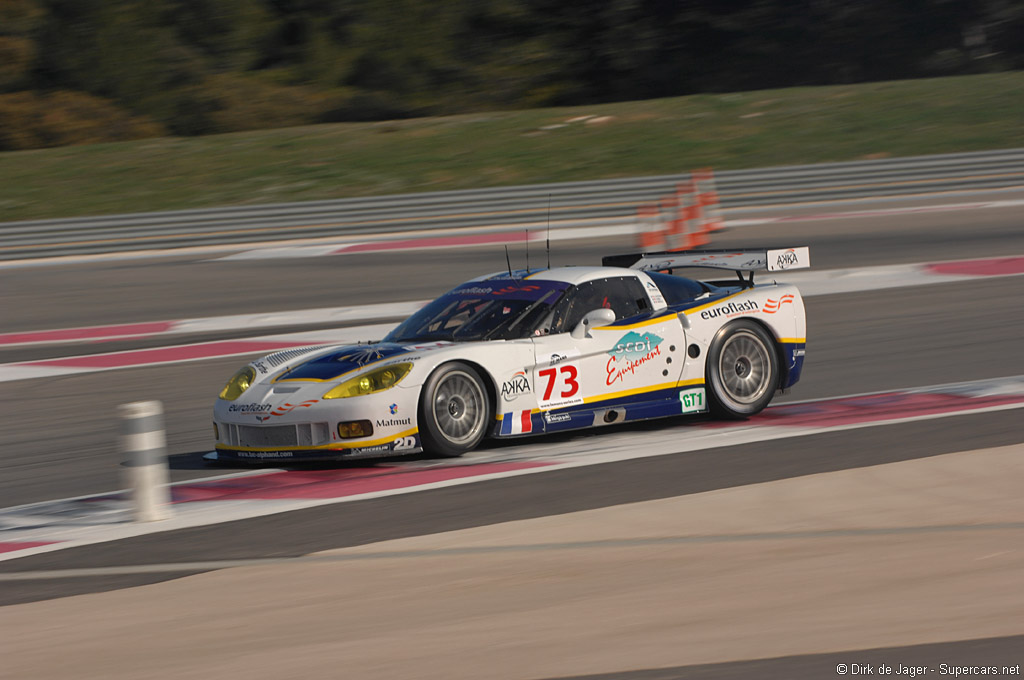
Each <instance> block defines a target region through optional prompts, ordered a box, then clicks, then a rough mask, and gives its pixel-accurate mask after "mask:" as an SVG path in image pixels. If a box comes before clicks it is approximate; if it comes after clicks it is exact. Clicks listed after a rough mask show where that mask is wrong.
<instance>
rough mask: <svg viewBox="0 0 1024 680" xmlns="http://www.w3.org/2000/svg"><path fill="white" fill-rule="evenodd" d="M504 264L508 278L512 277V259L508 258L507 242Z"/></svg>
mask: <svg viewBox="0 0 1024 680" xmlns="http://www.w3.org/2000/svg"><path fill="white" fill-rule="evenodd" d="M505 264H507V265H508V278H510V279H511V278H513V277H512V260H510V259H508V244H507V243H506V244H505Z"/></svg>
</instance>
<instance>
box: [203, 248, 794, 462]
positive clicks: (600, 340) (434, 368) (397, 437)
mask: <svg viewBox="0 0 1024 680" xmlns="http://www.w3.org/2000/svg"><path fill="white" fill-rule="evenodd" d="M604 264H605V265H606V266H602V267H562V268H555V269H543V270H539V271H522V270H520V271H506V272H501V273H498V274H491V275H489V276H483V277H480V278H477V279H473V280H472V281H469V282H467V283H464V284H462V285H461V286H458V287H456V288H454V289H452V290H450V291H448V292H447V293H445V294H444V295H442V296H441V297H439V298H437V299H436V300H434V301H433V302H431V303H430V304H428V305H426V306H425V307H423V308H422V309H421V310H420V311H418V312H416V313H415V314H413V315H412V316H411V317H409V318H408V319H406V320H405V321H404V322H402V323H401V324H400V325H399V326H398V327H397V328H395V329H394V330H393V331H391V333H390V334H388V336H387V337H385V338H384V339H383V340H381V341H380V342H373V343H368V344H359V345H349V346H327V347H324V346H320V347H309V348H304V349H295V350H288V351H283V352H277V353H275V354H271V355H269V356H267V357H264V358H262V359H259V360H257V361H253V362H251V363H249V364H248V365H246V366H245V367H244V368H242V369H241V370H240V371H238V373H236V374H235V375H234V376H233V377H232V378H231V379H230V380H229V381H228V383H227V385H226V386H225V387H224V390H223V391H222V392H221V393H220V398H219V399H218V400H217V402H216V404H215V406H214V410H213V419H214V432H215V436H216V440H217V442H216V452H215V453H214V454H211V456H210V457H211V458H213V459H234V460H239V459H241V460H250V461H252V460H322V459H340V458H349V457H372V456H390V455H395V454H402V453H415V452H419V451H426V452H428V453H429V454H431V455H437V456H460V455H462V454H464V453H466V452H468V451H471V450H473V448H474V447H476V446H477V445H478V444H479V443H480V442H481V441H482V440H483V439H484V438H485V437H518V436H522V435H531V434H542V433H546V432H562V431H565V430H573V429H578V428H587V427H600V426H604V425H608V424H611V423H621V422H627V421H634V420H644V419H648V418H660V417H665V416H673V415H680V414H684V413H701V412H705V411H709V410H710V411H711V413H712V414H714V415H717V416H721V417H726V418H744V417H747V416H750V415H753V414H756V413H758V412H760V411H761V410H762V409H763V408H765V406H767V405H768V402H769V401H771V399H772V397H773V396H774V394H775V393H776V391H777V390H780V389H784V388H787V387H790V386H791V385H793V384H794V383H795V382H797V380H799V378H800V371H801V368H802V367H803V360H804V347H805V342H806V337H805V336H806V318H805V314H804V305H803V300H802V298H801V296H800V292H799V291H798V290H797V289H796V287H794V286H792V285H788V284H783V283H758V284H756V285H755V284H754V281H753V278H754V272H755V271H779V270H785V269H795V268H801V267H807V266H808V265H809V253H808V249H807V248H806V247H802V248H788V249H781V250H768V249H759V250H741V251H688V252H667V253H652V254H643V255H623V256H613V257H607V258H605V259H604ZM683 267H716V268H722V269H731V270H733V271H735V272H736V274H737V278H736V279H734V280H730V281H724V282H723V281H714V282H705V281H698V280H695V279H690V278H683V277H680V276H674V275H672V274H671V271H672V270H673V269H677V268H683ZM666 271H668V272H669V273H664V272H666ZM745 273H746V274H748V276H747V277H746V278H745V277H744V274H745Z"/></svg>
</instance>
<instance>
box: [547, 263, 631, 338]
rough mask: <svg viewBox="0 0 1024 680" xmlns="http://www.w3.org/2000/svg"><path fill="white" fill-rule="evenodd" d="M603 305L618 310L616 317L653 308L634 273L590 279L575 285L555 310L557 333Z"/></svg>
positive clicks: (569, 328) (571, 326) (571, 327)
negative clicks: (631, 274) (632, 274)
mask: <svg viewBox="0 0 1024 680" xmlns="http://www.w3.org/2000/svg"><path fill="white" fill-rule="evenodd" d="M601 307H604V308H607V309H610V310H612V311H613V312H615V318H616V320H618V319H628V318H630V317H633V316H637V315H638V314H641V313H642V312H645V311H648V310H649V309H650V302H649V301H648V299H647V293H645V292H644V287H643V284H641V283H640V281H638V280H637V279H636V278H635V277H632V276H616V277H612V278H607V279H597V280H595V281H587V282H586V283H581V284H580V285H578V286H576V288H575V289H574V290H573V291H572V294H571V295H567V296H566V297H565V298H563V299H562V300H561V302H560V303H559V305H558V309H556V312H555V315H556V319H557V321H556V324H555V327H554V329H553V332H555V333H563V332H566V331H570V330H572V329H573V328H574V327H575V326H576V324H578V323H579V322H580V321H581V320H582V319H583V317H584V316H585V315H586V314H587V312H590V311H593V310H595V309H600V308H601Z"/></svg>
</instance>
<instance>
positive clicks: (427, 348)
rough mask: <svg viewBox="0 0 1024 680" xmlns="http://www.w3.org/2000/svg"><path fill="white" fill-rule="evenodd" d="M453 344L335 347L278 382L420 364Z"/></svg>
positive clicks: (294, 368) (298, 364) (299, 365)
mask: <svg viewBox="0 0 1024 680" xmlns="http://www.w3.org/2000/svg"><path fill="white" fill-rule="evenodd" d="M452 344H453V343H450V342H430V343H423V344H412V345H402V344H397V343H391V342H380V343H376V344H370V345H347V346H344V347H332V348H330V349H328V350H326V351H321V352H318V353H317V354H315V355H314V356H312V357H308V358H304V359H300V360H298V361H296V362H295V363H294V364H293V365H291V366H289V367H288V368H286V369H285V371H284V372H283V373H279V374H278V375H277V376H276V378H275V380H314V381H318V382H324V381H330V380H333V379H335V378H338V377H340V376H342V375H345V374H347V373H351V372H352V371H356V370H359V369H362V368H369V367H371V366H373V365H376V364H379V363H381V362H385V361H388V360H389V359H396V360H397V359H401V358H403V357H408V359H409V361H416V360H417V359H419V358H420V357H421V356H422V355H423V353H424V352H436V351H439V350H442V349H444V348H446V347H451V346H452Z"/></svg>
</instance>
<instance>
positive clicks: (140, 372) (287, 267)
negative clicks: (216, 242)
mask: <svg viewBox="0 0 1024 680" xmlns="http://www.w3.org/2000/svg"><path fill="white" fill-rule="evenodd" d="M1018 215H1019V209H1015V210H1006V211H999V210H992V211H986V212H984V213H969V212H952V213H928V214H924V215H904V216H900V217H898V218H897V217H872V218H866V217H865V218H858V219H854V220H842V221H835V220H824V221H807V222H794V223H785V224H781V225H780V224H775V225H771V226H770V227H768V228H763V227H756V226H755V227H744V228H735V229H730V230H727V231H725V232H722V233H720V234H719V235H717V236H716V239H715V243H714V245H715V246H716V247H730V246H736V245H750V244H764V245H776V244H778V245H803V244H806V245H810V246H811V249H812V258H813V262H814V266H815V267H822V268H833V267H854V266H870V265H878V264H888V263H898V262H918V261H927V260H941V259H961V258H967V257H994V256H1001V255H1009V254H1020V253H1024V229H1022V228H1021V219H1020V218H1019V216H1018ZM769 233H770V234H771V236H770V237H768V236H767V235H768V234H769ZM610 248H611V249H614V250H623V249H625V250H629V248H628V246H627V245H625V244H623V243H621V242H620V243H618V244H616V243H615V242H610V241H606V242H603V243H600V244H592V245H588V246H584V247H578V246H576V245H575V244H573V245H572V246H571V247H570V245H569V244H563V245H562V246H561V248H560V249H559V251H558V252H556V254H555V256H554V257H553V263H554V264H556V265H557V264H559V263H562V262H569V261H576V262H596V261H597V260H598V258H599V256H600V255H602V254H606V253H608V252H610V250H609V249H610ZM614 250H612V252H614ZM534 257H536V259H533V258H534ZM483 259H484V258H483V257H482V256H481V254H480V252H479V251H478V250H474V249H470V250H463V251H454V252H450V253H445V252H439V251H430V252H426V253H402V254H394V255H390V256H384V255H374V256H361V257H359V258H358V259H353V258H316V259H313V260H287V261H286V260H282V261H280V262H260V263H259V267H260V268H262V267H268V266H270V267H275V273H274V275H273V276H272V277H270V276H263V275H261V274H260V273H259V270H258V269H257V267H256V265H254V264H253V263H218V262H209V261H203V262H195V261H191V260H181V259H171V260H150V261H145V262H141V261H128V262H111V263H105V264H99V263H93V264H90V265H74V266H61V267H46V268H26V269H11V270H4V271H0V290H3V291H6V292H5V293H4V294H5V295H8V296H11V295H12V291H13V295H15V296H17V298H16V300H17V303H16V304H14V303H13V301H12V300H11V299H10V297H8V299H7V301H5V303H4V306H5V312H6V308H10V309H11V310H12V312H13V314H12V315H11V317H10V319H11V320H10V322H9V323H10V325H9V327H7V328H5V330H31V329H39V328H45V327H68V326H75V325H91V324H98V323H115V322H127V321H149V320H157V319H165V318H183V317H198V316H206V315H213V314H221V313H241V312H248V311H259V310H268V309H269V310H276V309H284V308H288V307H295V306H301V307H317V306H327V305H332V304H360V303H368V302H373V301H390V300H405V299H416V298H423V297H429V296H430V295H431V294H434V293H436V292H440V290H442V289H444V288H445V287H446V286H447V285H450V284H453V283H455V282H457V281H459V280H461V279H464V278H466V276H467V275H469V274H473V273H477V272H478V270H479V269H480V268H481V267H482V268H483V269H499V268H501V264H503V262H502V263H501V264H496V263H491V264H487V263H486V262H482V260H483ZM503 259H504V258H503V257H502V258H501V260H502V261H503ZM467 261H473V262H474V265H473V266H472V267H470V268H469V269H470V270H471V271H467V268H466V264H465V263H466V262H467ZM531 261H533V262H539V261H540V255H539V254H537V255H531ZM389 270H394V271H395V272H400V275H395V276H387V275H381V274H380V272H387V271H389ZM413 279H420V280H422V281H423V284H422V286H420V287H417V288H416V289H415V290H412V291H410V290H409V288H408V286H407V284H406V283H405V282H407V281H409V280H413ZM371 289H373V290H378V291H379V292H378V293H376V294H374V293H371ZM221 291H223V294H221ZM1022 295H1024V279H1022V278H1021V277H1017V278H1011V279H996V280H992V281H968V282H964V283H962V284H961V283H958V284H937V285H932V286H922V287H915V288H905V289H894V290H889V291H882V292H879V293H855V294H845V295H835V296H826V297H818V298H812V299H810V300H808V301H807V304H808V313H809V320H810V330H809V338H810V342H809V347H808V360H807V366H806V372H805V379H804V382H802V383H801V384H800V385H798V386H797V388H796V389H795V390H794V391H793V392H792V394H790V395H788V396H787V397H786V399H789V400H793V399H811V398H817V397H825V396H838V395H844V394H851V393H859V392H868V391H877V390H884V389H889V388H904V387H915V386H921V385H929V384H935V383H944V382H953V381H958V380H972V379H978V378H986V377H1001V376H1006V375H1015V374H1021V373H1024V363H1022V360H1021V358H1020V357H1021V354H1020V352H1019V346H1020V338H1021V337H1022V336H1024V318H1022V317H1021V315H1020V313H1019V308H1020V307H1019V301H1020V299H1022ZM297 301H301V302H297ZM33 307H35V308H36V309H35V310H33ZM1014 310H1017V311H1014ZM204 339H205V338H204ZM185 341H187V339H182V342H185ZM86 347H89V349H88V350H83V351H97V349H96V347H97V346H96V345H90V346H86ZM100 347H101V348H102V349H103V350H113V349H119V348H120V347H117V346H113V345H111V344H104V345H102V346H100ZM11 352H12V350H8V351H6V352H4V353H2V354H0V360H2V361H5V362H6V361H15V360H17V358H16V357H15V356H14V355H12V354H11ZM238 363H239V360H238V359H226V360H216V361H205V362H197V363H185V364H179V365H174V366H166V367H160V368H138V369H126V370H120V371H111V372H106V373H99V374H91V375H84V376H67V377H62V378H56V379H46V380H34V381H20V382H12V383H5V384H3V385H2V386H0V390H2V396H0V408H2V410H3V413H4V420H5V427H4V433H3V444H2V450H0V499H2V502H0V505H3V506H9V505H15V504H20V503H25V502H31V501H36V500H45V499H50V498H56V497H62V496H69V495H76V494H84V493H91V492H100V491H107V490H110V489H112V488H116V487H117V486H118V485H119V484H118V470H117V462H118V461H117V453H116V449H115V446H114V431H115V429H114V428H115V426H116V424H115V422H114V420H113V416H112V413H113V407H114V406H116V405H117V404H119V403H124V402H127V401H134V400H138V399H152V398H158V399H162V400H163V401H164V403H165V408H166V410H167V427H168V437H169V452H170V453H171V454H172V461H173V466H174V470H173V476H174V478H175V479H187V478H193V477H199V476H207V475H211V474H220V473H222V472H223V470H221V469H215V470H209V469H206V468H204V467H202V465H201V464H200V463H199V462H198V457H199V454H201V453H202V452H203V451H205V450H207V448H208V446H209V439H208V432H207V430H208V429H209V409H210V401H211V398H212V395H213V394H215V393H216V392H217V390H218V389H219V388H220V387H221V385H222V383H223V380H224V377H225V376H226V375H229V374H230V373H231V372H232V371H233V370H234V368H235V367H236V366H237V365H238ZM634 427H635V428H636V431H637V433H638V444H640V445H642V433H643V431H644V428H647V427H658V425H638V426H634ZM575 436H578V437H579V440H580V445H581V446H585V445H586V440H587V437H588V436H600V435H599V434H598V435H575ZM1019 440H1020V426H1019V420H1018V415H1017V414H1015V413H1013V412H1003V413H990V414H981V415H972V416H958V417H954V418H946V419H942V420H938V421H925V422H919V423H907V424H901V425H889V426H885V427H876V428H868V429H865V430H858V431H855V432H844V433H836V434H828V435H816V436H812V437H805V438H802V439H799V440H787V441H779V442H770V443H764V444H756V445H748V446H742V447H735V448H731V449H723V450H714V451H703V452H695V453H687V454H680V455H676V456H666V457H662V458H658V459H651V460H642V461H631V462H625V463H615V464H609V465H601V466H596V467H593V468H586V469H583V470H571V471H561V472H557V473H548V474H544V475H533V476H531V477H530V478H526V479H514V480H511V479H510V480H500V481H494V482H487V483H481V484H475V485H470V486H467V487H459V488H456V489H441V490H435V491H429V492H419V493H414V494H409V495H406V496H400V497H396V498H391V499H386V500H380V501H361V502H357V503H348V504H344V505H342V506H330V507H327V508H317V509H314V510H307V511H301V512H296V513H289V514H287V515H282V516H272V517H267V518H263V519H258V520H248V521H245V522H238V523H233V524H232V525H221V526H212V527H205V528H201V529H192V530H187V531H182V532H172V533H168V534H157V535H153V536H149V537H145V538H138V539H132V540H130V541H122V542H118V543H115V544H109V545H98V546H90V547H85V548H78V549H71V550H65V551H59V552H57V553H52V554H46V555H39V556H35V557H29V558H23V559H19V560H12V561H10V562H7V563H4V564H3V565H0V567H2V568H0V570H2V571H7V570H26V569H30V568H59V567H68V566H86V565H89V564H132V563H150V562H164V561H174V560H176V559H186V558H193V557H195V556H202V557H203V558H204V559H205V558H213V557H215V556H222V557H230V556H242V555H244V556H250V557H251V556H274V555H291V554H302V553H304V552H309V551H310V550H316V549H323V548H329V547H340V546H343V545H353V544H361V543H368V542H373V541H377V540H381V539H383V538H390V537H397V536H405V535H416V534H418V533H433V532H437V531H444V530H446V529H449V528H456V527H460V526H475V525H484V524H489V523H493V522H499V521H506V520H508V519H516V518H521V517H534V516H543V515H548V514H557V513H562V512H568V511H571V510H575V509H583V508H589V507H601V506H605V505H612V504H616V503H623V502H629V501H631V500H643V499H647V498H660V497H665V496H673V495H681V494H686V493H695V492H697V491H700V490H707V489H714V488H722V487H726V486H734V485H738V484H747V483H753V482H755V481H763V480H766V479H779V478H784V477H791V476H799V475H805V474H810V473H813V472H816V471H821V470H824V469H840V468H843V467H856V466H862V465H874V464H877V463H880V462H886V461H891V460H899V459H906V458H914V457H921V456H931V455H936V454H938V453H944V452H951V451H957V450H964V449H968V448H975V447H982V446H998V445H1003V444H1010V443H1016V442H1018V441H1019ZM537 443H538V445H541V446H542V445H543V440H540V441H538V442H537ZM160 578H162V577H159V576H158V577H155V579H154V578H153V577H150V579H149V580H159V579H160ZM141 582H143V580H139V578H138V577H129V578H126V577H117V578H106V579H86V580H67V581H61V582H37V583H35V584H34V585H32V586H31V587H27V586H26V584H19V586H18V587H17V589H16V590H15V591H13V592H12V588H11V587H10V586H9V585H6V584H5V585H4V586H3V587H2V588H0V592H2V593H3V595H2V599H0V603H10V602H14V601H27V600H31V599H39V598H47V597H55V596H60V595H66V594H69V593H72V592H88V591H92V590H102V589H107V588H116V587H124V586H126V585H131V584H137V583H141Z"/></svg>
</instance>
